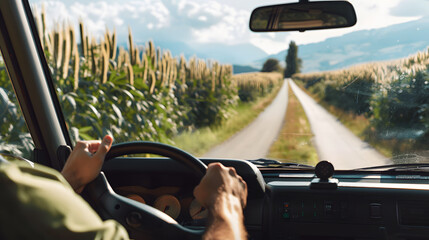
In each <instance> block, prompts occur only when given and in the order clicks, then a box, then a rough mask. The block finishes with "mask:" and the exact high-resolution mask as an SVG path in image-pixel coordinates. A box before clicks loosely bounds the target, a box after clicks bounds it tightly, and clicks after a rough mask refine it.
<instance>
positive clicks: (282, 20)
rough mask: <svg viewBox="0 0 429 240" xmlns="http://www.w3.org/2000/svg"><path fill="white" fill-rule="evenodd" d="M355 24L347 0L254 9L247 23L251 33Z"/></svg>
mask: <svg viewBox="0 0 429 240" xmlns="http://www.w3.org/2000/svg"><path fill="white" fill-rule="evenodd" d="M355 24H356V13H355V10H354V8H353V6H352V5H351V4H350V3H349V2H346V1H323V2H307V1H305V0H304V1H301V2H299V3H289V4H281V5H272V6H264V7H259V8H256V9H255V10H253V12H252V15H251V17H250V23H249V26H250V29H251V30H252V31H254V32H275V31H305V30H316V29H329V28H343V27H350V26H353V25H355Z"/></svg>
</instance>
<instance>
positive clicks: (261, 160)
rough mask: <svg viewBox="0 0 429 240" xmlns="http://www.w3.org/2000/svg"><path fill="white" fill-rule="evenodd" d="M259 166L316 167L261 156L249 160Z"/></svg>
mask: <svg viewBox="0 0 429 240" xmlns="http://www.w3.org/2000/svg"><path fill="white" fill-rule="evenodd" d="M247 161H249V162H251V163H253V164H255V165H256V166H258V167H272V168H283V167H286V168H297V169H314V167H313V166H310V165H306V164H300V163H283V162H279V161H277V160H272V159H265V158H259V159H256V160H247Z"/></svg>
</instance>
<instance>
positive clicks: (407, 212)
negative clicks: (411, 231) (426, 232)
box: [398, 201, 429, 227]
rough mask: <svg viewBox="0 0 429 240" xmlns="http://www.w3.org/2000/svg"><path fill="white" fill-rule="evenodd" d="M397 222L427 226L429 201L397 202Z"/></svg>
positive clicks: (428, 224) (428, 223)
mask: <svg viewBox="0 0 429 240" xmlns="http://www.w3.org/2000/svg"><path fill="white" fill-rule="evenodd" d="M398 214H399V224H401V225H409V226H428V227H429V203H428V202H418V201H401V202H398Z"/></svg>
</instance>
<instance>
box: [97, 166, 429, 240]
mask: <svg viewBox="0 0 429 240" xmlns="http://www.w3.org/2000/svg"><path fill="white" fill-rule="evenodd" d="M203 162H204V163H206V164H208V163H210V162H221V163H223V164H224V165H226V166H233V167H235V168H236V170H237V172H238V174H240V175H241V176H242V177H243V179H244V180H245V181H246V182H247V184H248V187H249V196H248V206H247V207H246V209H245V224H246V228H247V229H248V231H249V235H250V237H249V238H250V239H275V240H280V239H288V240H289V239H290V240H294V239H298V240H313V239H321V240H325V239H330V240H331V239H332V240H372V239H398V240H420V239H429V174H426V173H424V172H391V171H390V172H376V171H365V172H359V171H336V172H335V174H334V176H333V178H335V179H338V185H337V187H336V188H334V189H323V188H322V189H319V188H311V187H310V185H311V181H312V180H314V178H315V175H314V172H313V170H288V169H280V168H274V169H273V168H259V169H258V168H256V166H255V165H253V164H251V163H248V162H246V161H242V160H230V159H203ZM103 170H104V172H105V173H106V176H107V178H108V180H109V182H110V184H111V185H112V188H113V189H115V190H116V192H118V193H120V194H121V195H124V196H127V195H128V196H129V195H130V194H135V195H139V196H140V197H141V198H143V199H144V200H145V201H146V204H149V205H152V206H154V205H156V204H155V203H156V201H157V199H159V198H160V197H162V196H164V198H166V197H165V195H169V196H172V197H174V198H175V199H177V200H178V202H179V204H180V209H179V213H178V215H177V217H176V220H177V221H178V222H179V223H181V224H182V225H185V226H204V224H205V221H204V217H201V218H195V217H193V216H196V215H193V214H192V213H193V212H192V211H194V213H196V214H200V213H201V209H200V207H196V210H195V209H194V210H193V208H195V206H193V207H191V203H192V202H193V196H192V192H193V188H194V187H195V186H196V185H197V184H198V182H199V179H198V178H197V177H195V176H194V175H193V174H192V171H191V170H189V169H187V168H186V167H185V166H183V165H181V164H180V163H178V162H176V161H173V160H170V159H165V158H149V159H129V158H120V159H119V158H118V159H113V160H111V161H110V162H108V163H107V164H106V165H105V167H104V169H103ZM167 198H171V197H167ZM170 200H171V199H170ZM159 201H161V200H158V202H159ZM158 205H159V204H158ZM162 206H163V208H164V207H165V205H162ZM167 208H168V207H167ZM161 210H166V208H164V209H161ZM198 211H200V212H198ZM201 216H203V215H201Z"/></svg>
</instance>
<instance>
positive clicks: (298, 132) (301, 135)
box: [268, 86, 319, 166]
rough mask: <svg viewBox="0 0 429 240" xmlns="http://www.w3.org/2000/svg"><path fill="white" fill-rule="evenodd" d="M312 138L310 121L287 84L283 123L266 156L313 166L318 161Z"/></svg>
mask: <svg viewBox="0 0 429 240" xmlns="http://www.w3.org/2000/svg"><path fill="white" fill-rule="evenodd" d="M312 138H313V134H312V132H311V128H310V123H309V122H308V119H307V116H306V114H305V112H304V109H303V108H302V106H301V103H300V102H299V100H298V99H297V98H296V96H295V94H294V93H293V91H292V89H291V88H290V86H289V100H288V106H287V110H286V116H285V120H284V124H283V127H282V130H281V132H280V133H279V135H278V137H277V139H276V141H275V142H274V144H273V145H271V147H270V151H269V154H268V158H270V159H276V160H280V161H282V162H296V163H302V164H309V165H312V166H314V165H316V164H317V162H318V161H319V157H318V155H317V151H316V149H315V148H314V146H313V143H312V140H311V139H312Z"/></svg>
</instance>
